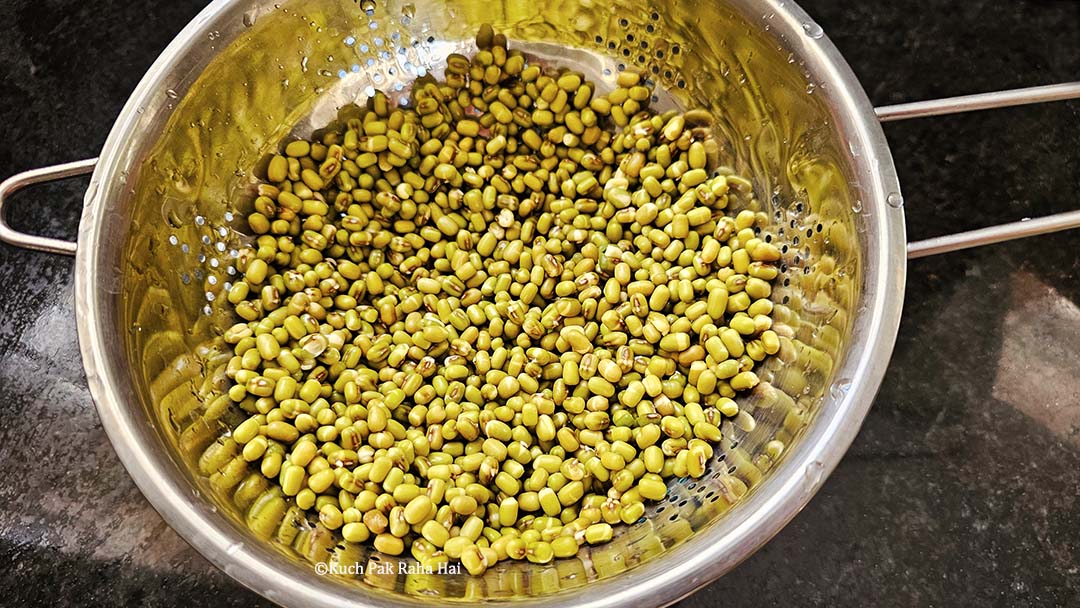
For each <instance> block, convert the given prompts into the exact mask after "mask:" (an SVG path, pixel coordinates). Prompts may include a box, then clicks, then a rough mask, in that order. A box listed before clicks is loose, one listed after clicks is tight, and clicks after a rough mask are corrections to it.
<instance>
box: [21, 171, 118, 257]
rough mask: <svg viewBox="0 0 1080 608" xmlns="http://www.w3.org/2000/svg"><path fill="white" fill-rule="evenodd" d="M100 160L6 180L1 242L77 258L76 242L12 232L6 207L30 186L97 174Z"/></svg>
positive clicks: (22, 174)
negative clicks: (95, 171)
mask: <svg viewBox="0 0 1080 608" xmlns="http://www.w3.org/2000/svg"><path fill="white" fill-rule="evenodd" d="M97 160H98V159H96V158H88V159H86V160H77V161H75V162H70V163H64V164H61V165H52V166H49V167H41V168H39V169H31V170H29V171H23V172H22V173H16V174H15V175H12V176H11V177H9V178H7V179H5V180H4V181H3V183H0V241H3V242H5V243H7V244H9V245H14V246H16V247H22V248H24V249H34V250H36V251H45V252H48V253H61V254H64V255H75V249H76V247H77V244H76V243H75V242H74V241H65V240H63V239H52V238H48V237H43V236H35V235H33V234H26V233H24V232H19V231H18V230H15V229H13V228H12V227H11V226H9V225H8V223H7V216H6V214H5V211H4V203H6V202H7V198H8V197H9V196H11V195H12V194H14V193H15V192H17V191H19V190H21V189H23V188H25V187H27V186H30V185H33V184H40V183H43V182H51V181H55V180H59V179H65V178H68V177H75V176H76V175H84V174H86V173H90V172H91V171H93V170H94V166H95V165H96V164H97Z"/></svg>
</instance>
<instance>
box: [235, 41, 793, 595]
mask: <svg viewBox="0 0 1080 608" xmlns="http://www.w3.org/2000/svg"><path fill="white" fill-rule="evenodd" d="M476 42H477V47H478V51H477V52H476V54H475V55H474V56H473V57H471V58H469V57H465V56H463V55H460V54H453V55H450V56H449V57H448V58H447V67H446V72H445V78H444V80H443V81H441V82H439V81H436V80H435V79H434V78H431V77H428V78H426V79H420V80H417V81H416V83H415V85H414V87H413V90H412V94H411V103H410V104H409V105H408V106H402V107H398V106H396V105H395V104H393V103H391V101H390V100H389V99H388V98H387V96H385V95H383V94H382V93H377V94H376V95H374V96H373V97H372V98H371V99H370V100H369V102H368V104H367V107H366V108H363V109H362V110H361V111H360V112H359V113H358V115H357V116H355V117H354V118H349V119H345V120H342V121H339V122H340V123H341V124H335V125H331V127H330V128H328V129H327V130H326V132H325V133H324V134H323V135H321V137H319V138H317V139H316V140H314V141H305V140H297V141H292V142H290V143H288V144H287V145H285V146H284V148H283V149H282V153H281V154H277V155H274V156H273V157H272V158H271V159H270V161H269V164H268V166H266V168H265V178H266V179H265V183H261V184H260V185H259V186H258V198H256V199H255V201H254V211H253V212H251V213H250V215H248V217H247V222H248V224H249V226H250V229H251V231H252V232H253V233H254V234H255V235H256V237H255V241H254V245H253V246H252V247H249V248H246V249H244V250H243V251H242V252H241V255H240V260H239V268H240V269H241V270H242V271H243V278H242V280H239V281H237V282H236V283H235V284H234V285H233V286H232V287H231V289H230V290H229V292H228V301H229V302H230V303H231V304H232V305H234V306H235V311H236V314H237V315H239V317H240V318H241V319H242V322H239V323H237V324H235V325H234V326H232V327H231V328H229V329H228V330H227V331H226V332H225V336H224V338H225V340H226V342H227V343H228V344H230V345H232V346H233V348H234V352H235V356H234V357H232V359H231V362H230V363H229V365H228V376H229V377H230V378H231V380H232V381H233V384H232V385H231V388H230V390H229V393H228V394H229V396H230V398H231V399H232V400H233V401H234V402H236V403H237V404H238V405H239V407H240V408H242V409H243V410H244V411H246V412H247V414H248V415H249V416H250V417H248V418H247V419H246V420H243V422H240V423H239V424H238V425H237V426H236V427H235V428H233V429H231V430H230V433H231V437H232V438H233V439H234V440H235V441H236V442H237V443H239V444H241V445H242V446H243V457H244V458H245V459H246V460H247V461H248V462H250V463H252V466H254V467H257V468H258V469H260V470H261V472H262V474H263V475H265V476H266V477H267V478H270V479H271V480H275V481H276V483H277V484H278V485H280V492H281V493H282V495H284V496H285V497H290V499H291V500H293V501H295V505H296V506H297V507H299V508H300V509H303V510H305V511H310V512H311V513H312V515H313V516H314V515H315V514H317V517H318V521H319V522H320V523H321V524H322V526H325V527H326V528H328V529H330V530H339V531H340V535H341V536H342V537H343V538H344V540H345V541H346V542H350V543H363V542H368V541H370V542H372V543H373V545H374V548H375V549H376V550H378V551H381V552H383V553H385V554H389V555H402V554H405V553H406V552H407V551H408V552H410V553H411V555H412V556H413V557H415V558H416V559H417V560H418V561H419V562H420V563H421V564H424V565H425V566H428V567H435V566H436V565H437V564H438V563H440V562H446V561H448V560H460V562H461V563H462V564H463V565H464V567H465V568H466V569H467V570H468V571H469V572H470V573H472V574H474V575H478V574H481V573H483V572H484V571H485V569H487V568H489V567H491V566H492V565H493V564H495V563H496V562H497V561H499V560H506V559H516V560H521V559H527V560H529V561H531V562H536V563H547V562H549V561H551V560H552V559H554V558H556V557H569V556H573V555H575V554H576V553H577V551H578V549H579V547H580V546H581V545H582V544H583V543H589V544H597V543H604V542H607V541H608V540H610V539H611V538H612V533H613V529H612V526H613V525H617V524H619V523H620V522H622V523H626V524H633V523H635V522H637V521H638V520H639V519H640V518H641V517H642V515H643V514H644V512H645V503H646V501H656V500H660V499H662V498H664V496H665V495H666V493H667V486H666V480H667V479H668V478H671V477H686V476H689V477H693V478H697V477H701V476H702V475H703V474H704V473H705V472H706V465H707V463H708V462H709V460H710V459H711V458H712V456H713V449H714V447H713V446H714V445H715V444H716V443H717V442H718V441H720V438H721V432H720V427H721V424H722V422H723V420H724V419H726V418H730V417H733V416H735V415H736V414H738V413H739V406H738V405H737V403H736V401H735V400H734V398H735V397H736V395H737V393H738V392H740V391H746V390H748V389H752V388H753V387H754V386H755V385H756V384H757V383H758V378H757V376H756V375H755V372H754V371H753V370H754V368H755V366H756V365H757V364H758V363H760V362H761V361H763V360H764V359H765V358H766V357H768V356H769V355H772V354H775V353H776V352H777V350H778V349H779V341H778V338H777V335H776V333H774V332H773V331H772V330H771V329H770V328H771V324H772V322H771V318H770V314H771V313H772V303H771V301H770V300H769V295H770V291H771V281H772V280H773V279H775V277H776V276H777V272H778V270H777V266H776V265H777V263H778V260H779V259H780V251H779V250H778V249H777V247H776V246H775V245H773V244H771V243H769V242H766V241H765V240H762V239H761V238H758V236H757V233H756V232H755V230H754V227H755V224H756V223H757V222H758V221H759V216H758V215H757V214H755V213H754V212H752V211H749V210H744V211H742V212H740V213H738V214H736V215H734V217H732V216H730V215H726V214H725V212H724V210H725V209H726V208H727V207H728V205H729V202H733V201H735V200H736V199H737V198H739V197H744V198H745V197H749V196H750V190H751V188H750V183H749V182H748V181H747V180H746V179H744V178H742V177H739V176H737V175H734V174H732V172H731V171H730V170H726V169H723V168H721V167H719V163H718V160H717V156H718V154H717V145H716V143H715V141H714V140H713V138H712V135H711V132H710V130H709V128H708V124H709V118H708V114H707V113H705V112H703V111H701V110H695V111H690V112H686V113H679V112H675V111H671V112H665V113H661V114H658V113H655V112H652V111H650V110H649V103H650V101H651V99H652V89H651V86H650V84H649V83H647V82H645V81H643V80H642V77H641V75H640V74H638V73H636V72H632V71H625V72H622V73H620V74H618V77H617V83H616V87H615V88H614V89H613V90H611V91H610V92H609V93H607V94H605V95H601V94H598V93H597V91H596V87H595V85H594V83H591V82H588V81H586V80H584V78H583V77H582V75H581V74H578V73H575V72H573V71H569V70H565V69H557V68H554V67H550V66H547V67H543V66H540V65H537V64H535V63H529V61H528V60H527V58H526V57H525V56H524V55H523V54H522V53H521V52H519V51H516V50H508V49H507V44H506V38H505V37H504V36H503V35H501V34H496V33H494V32H493V31H492V30H491V28H489V27H486V26H485V27H484V28H483V29H481V31H480V33H479V34H478V36H477V40H476ZM250 516H251V515H249V517H250ZM255 516H256V517H257V514H255Z"/></svg>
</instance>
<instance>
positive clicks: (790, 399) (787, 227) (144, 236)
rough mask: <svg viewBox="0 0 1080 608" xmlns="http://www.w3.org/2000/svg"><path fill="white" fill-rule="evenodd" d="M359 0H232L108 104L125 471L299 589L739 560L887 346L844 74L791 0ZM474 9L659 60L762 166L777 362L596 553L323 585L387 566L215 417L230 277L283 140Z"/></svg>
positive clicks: (224, 562) (778, 518)
mask: <svg viewBox="0 0 1080 608" xmlns="http://www.w3.org/2000/svg"><path fill="white" fill-rule="evenodd" d="M363 6H366V3H365V4H363V5H358V4H357V3H356V2H354V1H353V0H307V1H305V2H298V1H293V2H284V3H282V4H281V6H280V7H279V8H275V5H274V4H273V3H270V2H265V3H258V6H257V7H256V8H255V10H252V4H251V3H240V2H229V1H227V0H218V1H217V2H215V3H213V4H211V5H210V6H209V7H208V8H207V9H206V10H205V11H204V13H203V14H202V15H200V17H199V18H197V19H196V21H195V22H193V25H192V26H190V27H189V28H188V29H186V30H185V31H184V32H182V33H181V34H180V36H179V37H178V40H177V41H176V42H175V43H174V44H173V45H172V46H170V48H169V49H168V50H167V51H166V52H165V54H164V55H163V57H162V59H161V60H159V62H158V63H157V64H155V66H154V67H153V68H152V69H151V71H150V72H149V73H148V75H147V77H146V79H144V81H143V82H142V83H141V84H140V86H139V88H138V89H137V90H136V92H135V93H134V94H133V96H132V99H131V100H130V101H129V103H128V106H127V107H126V108H125V110H124V112H123V113H122V114H121V116H120V118H119V119H118V121H117V125H116V127H115V128H114V130H113V133H112V134H111V136H110V139H109V142H108V143H107V144H106V147H105V150H104V151H103V154H102V164H101V166H100V167H99V168H98V175H97V177H99V178H100V191H99V192H97V193H96V195H95V196H92V197H90V198H89V199H88V202H87V208H86V210H85V212H84V222H83V225H82V228H81V233H80V246H81V248H82V249H83V251H82V252H81V253H80V256H79V259H78V266H79V269H78V272H77V277H79V278H78V279H77V281H78V283H77V287H76V294H77V299H78V301H79V308H80V314H81V315H84V317H83V318H81V319H80V344H81V346H82V350H83V355H84V359H85V362H86V366H87V371H88V378H89V384H90V387H91V390H92V391H93V393H94V395H95V399H96V401H97V403H98V407H99V411H100V412H101V416H102V421H103V425H104V426H105V428H106V430H107V431H108V432H109V435H110V438H111V439H112V441H113V444H114V447H115V448H116V451H117V453H118V454H119V455H120V457H121V459H122V460H123V461H124V463H125V466H127V468H128V470H129V471H130V472H131V474H132V477H133V478H134V479H135V481H136V482H137V483H138V484H139V486H140V488H141V489H142V490H143V492H144V493H145V494H146V495H147V497H148V498H149V500H150V501H151V502H152V503H153V504H154V505H155V507H156V508H157V509H158V510H159V511H160V512H161V513H162V515H163V516H164V517H165V518H166V520H167V521H169V523H170V525H172V526H173V527H174V528H176V529H177V530H178V532H180V534H181V535H183V536H184V537H185V538H186V539H188V540H189V541H190V542H191V543H192V544H193V545H194V546H195V547H196V548H197V549H199V550H200V551H201V552H202V553H203V554H204V555H206V556H207V557H208V558H209V559H210V560H211V561H213V562H214V563H216V564H218V565H219V566H221V567H223V568H225V569H226V571H227V572H228V573H229V574H230V575H232V576H234V577H236V578H238V579H239V580H240V581H242V582H243V583H245V584H247V585H248V586H250V587H252V588H254V589H256V590H258V591H260V592H262V593H264V594H266V595H267V596H268V597H271V598H272V599H273V600H274V601H276V602H279V603H282V604H286V605H312V604H334V605H342V606H347V605H350V606H351V605H357V606H373V605H414V604H418V603H425V604H434V603H439V602H443V601H446V600H462V599H466V600H474V601H479V600H483V599H506V600H514V602H513V603H515V604H516V605H536V604H549V605H565V604H573V605H578V606H608V605H616V604H628V603H629V604H634V605H656V604H661V603H669V602H671V601H674V600H675V599H677V598H679V597H681V596H683V595H685V594H687V593H689V592H691V591H692V590H693V589H694V588H696V587H697V586H700V585H701V584H704V583H706V582H708V581H709V580H711V579H713V578H715V577H717V576H719V575H720V574H722V573H724V572H726V571H728V570H730V569H731V568H732V567H734V566H735V565H736V564H737V563H738V562H740V561H741V560H742V559H744V558H745V557H746V556H747V555H749V554H750V553H751V552H753V551H754V550H755V549H756V548H757V547H759V546H760V545H761V544H763V543H764V542H765V541H767V540H768V539H769V538H771V537H772V536H773V535H774V534H775V533H776V532H777V531H778V530H779V528H780V527H781V526H782V525H783V524H784V523H786V522H787V521H788V520H789V519H790V518H791V517H793V516H794V515H795V513H797V512H798V510H799V509H801V508H802V506H803V505H805V503H806V501H807V500H809V498H810V496H811V495H812V494H813V492H814V491H815V490H816V488H817V487H818V485H819V484H820V483H821V481H822V479H823V478H824V476H826V475H828V473H829V472H830V471H831V470H832V468H833V467H834V466H835V465H836V463H837V462H838V460H839V459H840V457H841V455H842V454H843V452H844V451H845V450H846V448H847V446H848V444H849V443H850V442H851V440H852V439H853V438H854V436H855V433H856V432H857V431H858V427H859V425H860V423H861V421H862V418H863V416H864V415H865V413H866V411H867V409H868V408H869V405H870V401H871V399H872V396H873V394H874V392H875V391H876V389H877V386H878V383H879V382H880V379H881V376H882V374H883V373H884V369H885V366H886V364H887V361H888V357H889V354H890V352H891V349H892V343H893V340H894V338H895V332H896V327H897V324H898V320H899V314H900V302H901V301H902V297H901V295H902V291H903V282H904V269H905V260H904V255H903V243H904V238H903V223H902V211H901V210H900V209H898V208H895V207H891V206H889V205H886V204H885V200H886V196H887V194H888V193H890V192H898V191H899V187H898V184H897V183H896V176H895V172H894V170H893V167H892V162H891V158H890V156H889V151H888V148H887V146H886V143H885V139H884V136H883V135H882V133H881V129H880V126H879V125H878V123H877V121H876V119H875V117H874V114H873V109H872V108H871V106H870V105H869V103H868V102H867V100H866V99H865V96H864V94H863V93H862V91H861V89H860V88H859V86H858V83H857V82H856V81H855V80H854V77H853V75H852V74H851V73H850V70H848V69H847V67H846V65H845V64H844V63H843V61H842V59H841V58H840V57H839V55H838V54H837V52H836V50H835V49H834V48H833V47H832V45H831V43H829V42H828V40H827V39H826V38H824V37H823V36H821V35H820V32H819V31H818V30H814V29H813V28H810V29H807V28H806V27H804V25H805V24H807V23H812V22H811V21H810V20H809V19H808V17H807V16H806V15H805V14H803V13H802V11H801V10H800V9H798V7H795V6H793V5H792V3H791V2H781V1H780V0H776V1H775V2H765V3H762V2H760V1H758V0H729V1H728V2H709V3H698V2H691V1H689V0H686V1H681V2H671V3H666V4H664V5H663V6H662V7H659V6H658V7H656V8H655V9H654V8H653V7H652V6H651V5H647V4H646V3H638V2H630V1H620V2H618V3H617V5H616V8H617V10H612V6H611V5H608V4H605V3H594V2H587V3H586V2H581V3H578V2H573V1H569V0H555V1H553V2H546V3H536V2H521V1H518V0H504V1H501V2H460V3H454V4H452V5H447V4H441V3H426V2H421V3H417V2H398V1H386V2H375V3H372V6H374V9H373V11H372V12H371V13H370V14H368V13H367V12H365V11H363V10H361V8H362V7H363ZM762 15H767V17H765V19H767V20H768V21H769V24H768V25H769V27H768V28H765V27H763V25H764V23H763V22H762V19H763V17H762ZM484 22H492V23H493V24H494V25H495V27H496V28H498V29H500V30H502V31H504V32H505V33H506V34H507V35H508V36H509V38H510V39H511V41H512V44H514V45H518V46H519V47H522V48H526V49H541V48H549V47H544V46H542V45H539V44H537V41H543V42H546V43H555V44H559V45H563V46H569V47H574V48H577V49H580V50H581V51H582V52H581V54H580V61H577V64H578V65H580V66H581V69H582V70H583V71H586V72H587V73H588V74H589V75H590V76H591V77H594V78H596V79H598V80H600V81H601V82H608V83H610V82H612V81H613V79H614V74H615V73H616V72H617V71H618V70H619V69H622V68H623V67H626V66H629V67H635V68H638V69H641V70H644V72H645V73H646V74H648V75H649V77H650V78H652V79H653V80H654V81H655V82H656V84H657V87H658V88H660V89H665V90H667V91H670V92H671V94H672V102H673V103H677V104H681V105H684V106H704V107H705V108H707V109H708V110H709V111H710V112H711V113H712V116H713V120H714V123H713V132H714V134H715V136H716V137H717V138H718V139H719V141H720V145H721V154H722V156H723V157H725V158H726V159H728V160H727V162H729V163H730V164H731V165H732V166H733V167H734V168H735V169H736V170H737V171H739V172H740V173H744V174H750V175H753V177H754V179H755V194H756V198H755V199H754V200H753V201H752V202H751V203H750V207H751V208H753V209H754V210H755V211H758V212H760V213H762V214H764V215H765V216H766V217H768V218H770V219H771V220H772V222H773V224H772V227H771V228H769V229H767V230H765V231H764V232H763V237H767V238H770V239H772V240H773V242H775V243H777V244H778V245H780V246H781V247H782V248H783V250H784V265H785V271H784V273H783V274H782V275H781V277H780V279H779V281H780V285H778V287H777V288H776V289H775V290H774V292H773V298H774V300H775V312H776V314H775V318H776V323H777V325H776V329H777V332H778V333H780V334H781V336H782V347H781V351H780V356H779V357H778V358H777V359H776V360H775V361H774V362H773V363H772V364H770V366H769V367H768V368H767V369H765V370H763V372H762V374H761V375H762V378H763V380H764V381H763V382H762V384H761V385H760V386H759V387H758V388H756V389H755V390H754V392H753V394H751V395H750V396H748V397H747V398H745V399H742V400H741V402H740V406H741V408H742V410H743V411H744V412H746V414H747V416H742V417H737V418H736V419H734V420H731V421H728V422H726V423H725V424H724V425H723V431H724V435H725V439H724V442H723V444H722V445H721V449H718V450H717V458H716V460H715V461H714V462H712V463H711V465H710V466H711V474H709V475H707V476H706V477H705V478H703V479H700V480H697V481H695V482H690V481H688V480H684V481H678V482H672V484H671V490H670V494H671V496H670V498H669V499H668V500H666V501H664V502H663V503H662V504H658V505H654V506H653V507H651V508H650V509H649V511H648V512H647V514H646V516H647V519H646V520H645V521H643V522H641V523H638V524H636V525H634V526H630V527H625V528H620V532H619V534H618V536H617V538H616V539H615V540H614V541H613V542H612V543H610V544H608V545H602V546H598V547H593V548H587V549H585V550H583V552H582V554H581V556H580V557H579V558H574V559H566V560H558V561H556V562H554V563H552V564H548V565H537V564H530V563H520V562H510V563H499V564H498V565H497V566H496V567H494V568H492V569H490V570H489V571H488V572H487V573H485V574H484V575H483V576H482V577H470V576H468V575H446V576H428V577H425V576H422V575H416V574H404V573H401V574H399V573H398V570H397V569H396V568H395V569H394V570H393V574H386V575H380V574H371V570H370V569H369V570H368V572H369V574H368V575H365V576H364V577H355V578H340V579H339V578H335V577H319V576H316V575H315V574H314V572H313V566H312V562H314V561H325V560H337V561H340V562H346V563H352V562H356V561H358V562H360V563H366V562H367V561H368V560H373V559H382V560H388V561H391V562H397V561H398V560H399V558H394V557H388V556H378V555H375V554H374V552H373V551H371V550H370V549H369V548H367V547H365V546H352V545H345V544H343V543H340V542H339V540H340V539H338V538H336V537H335V535H334V534H333V533H331V532H330V531H328V530H326V529H325V528H323V527H322V526H321V525H319V524H318V523H317V522H315V521H311V520H309V519H306V518H304V517H303V516H302V515H301V514H299V513H298V511H297V510H296V509H295V507H294V505H293V504H292V502H291V499H286V498H284V497H281V496H280V495H278V494H276V493H275V492H274V491H273V490H269V489H267V486H265V485H262V484H263V482H262V481H260V478H259V475H258V473H257V472H255V471H254V470H253V469H251V468H249V465H248V464H247V463H246V462H244V461H243V459H242V457H241V456H240V455H239V450H238V446H237V445H236V443H235V442H234V441H232V440H231V439H230V438H228V437H227V436H226V434H225V431H226V430H227V429H228V428H229V427H230V425H231V424H232V423H233V422H235V421H236V420H237V419H238V417H239V416H241V413H240V412H239V411H238V408H236V406H235V405H234V404H233V403H232V402H231V401H230V400H229V399H228V397H227V396H225V395H224V391H225V389H226V388H227V382H226V381H225V378H224V375H223V368H224V365H225V363H226V362H227V361H228V359H229V357H230V355H231V351H230V350H229V349H228V348H227V347H226V345H224V344H223V341H222V340H221V339H220V334H221V332H222V331H223V329H224V328H226V327H228V326H229V325H230V324H231V323H232V322H233V321H232V317H231V315H230V311H229V310H228V307H227V306H222V302H223V301H224V298H223V297H221V294H222V293H223V291H224V290H225V289H226V288H227V286H228V285H229V283H230V282H231V281H233V280H236V277H237V274H236V273H237V270H236V269H235V266H234V263H233V260H234V259H235V256H236V252H237V251H238V250H239V249H240V248H241V247H242V246H243V245H244V244H245V243H246V242H248V241H249V239H248V237H247V236H245V234H244V233H243V230H244V227H243V222H242V221H240V219H241V218H242V217H243V213H244V211H245V206H246V205H247V204H249V202H250V199H251V192H252V185H253V184H254V183H255V180H254V177H253V171H252V168H253V167H257V166H258V165H259V162H260V159H263V158H264V157H265V155H266V154H267V153H268V152H270V151H272V150H274V149H275V147H276V146H277V145H278V143H279V142H280V140H281V139H282V138H283V137H285V136H287V135H288V134H289V133H290V132H294V130H295V131H296V132H302V133H305V134H306V132H307V131H310V129H311V128H313V127H315V126H319V125H322V124H324V123H326V122H327V121H329V120H331V119H333V118H334V117H335V116H336V115H337V112H338V109H339V106H341V105H343V104H347V103H353V102H355V103H365V101H366V97H367V95H369V94H370V92H371V91H372V90H374V89H375V88H380V89H384V90H393V91H395V92H396V93H398V94H401V95H404V94H407V90H406V88H405V86H404V84H405V83H407V82H410V81H411V80H412V79H413V78H415V76H416V75H417V73H419V71H420V70H421V69H422V70H423V71H424V72H427V71H429V70H432V69H433V70H434V71H436V72H438V67H437V58H438V57H440V56H443V55H445V53H446V52H447V51H448V50H450V49H453V48H468V46H469V44H470V43H469V40H471V38H472V37H473V35H474V34H475V31H476V29H477V28H478V26H479V24H481V23H484ZM811 34H813V35H811ZM778 46H779V47H781V50H777V49H778ZM789 53H790V54H791V56H792V57H795V58H796V59H797V60H796V61H794V62H791V61H789ZM399 83H400V84H402V88H401V90H398V89H397V87H396V85H397V84H399ZM117 281H119V283H116V282H117ZM113 285H118V289H112V286H113ZM121 345H122V346H121ZM838 387H840V388H838ZM139 404H141V407H140V405H139ZM750 416H752V418H753V421H754V423H753V424H751V423H750V420H749V417H750ZM404 559H407V560H411V558H404ZM676 565H677V566H676ZM688 573H693V580H690V579H688V578H687V574H688Z"/></svg>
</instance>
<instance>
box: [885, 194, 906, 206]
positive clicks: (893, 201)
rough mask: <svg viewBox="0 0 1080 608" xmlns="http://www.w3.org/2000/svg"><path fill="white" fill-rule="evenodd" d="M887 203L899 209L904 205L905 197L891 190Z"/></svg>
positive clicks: (886, 199) (886, 198)
mask: <svg viewBox="0 0 1080 608" xmlns="http://www.w3.org/2000/svg"><path fill="white" fill-rule="evenodd" d="M885 203H886V204H887V205H888V206H890V207H892V208H893V209H899V208H900V207H903V206H904V197H903V195H901V194H900V193H899V192H890V193H889V195H888V196H886V197H885Z"/></svg>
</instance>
